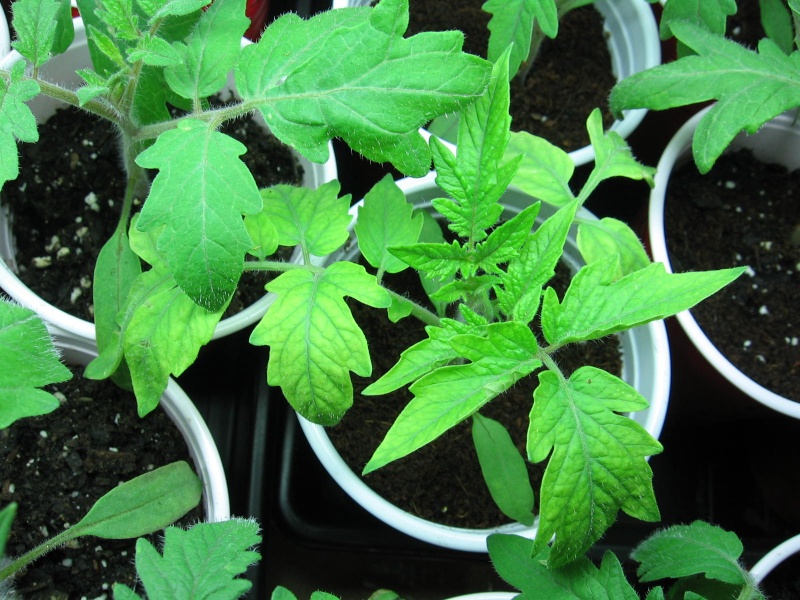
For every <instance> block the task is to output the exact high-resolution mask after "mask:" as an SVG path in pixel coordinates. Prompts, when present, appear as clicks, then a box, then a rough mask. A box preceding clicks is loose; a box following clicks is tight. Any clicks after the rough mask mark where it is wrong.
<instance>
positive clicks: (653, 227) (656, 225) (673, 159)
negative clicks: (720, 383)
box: [648, 105, 800, 419]
mask: <svg viewBox="0 0 800 600" xmlns="http://www.w3.org/2000/svg"><path fill="white" fill-rule="evenodd" d="M712 107H713V105H712V106H708V107H706V108H704V109H703V110H701V111H700V112H698V113H696V114H695V115H694V116H692V117H691V118H690V119H689V120H688V121H686V123H684V124H683V125H682V126H681V128H680V129H679V130H678V132H677V133H676V134H675V135H674V136H673V137H672V139H671V140H670V141H669V143H668V144H667V146H666V148H665V149H664V152H663V154H662V155H661V158H660V159H659V162H658V165H657V167H656V176H655V178H654V181H655V185H654V187H653V189H652V191H651V192H650V205H649V209H648V233H649V237H650V246H651V251H652V253H653V259H654V260H655V261H658V262H662V263H664V267H665V268H666V270H667V271H668V272H670V273H672V265H671V263H670V260H669V253H668V251H667V241H666V234H665V228H664V203H665V200H666V190H667V185H668V182H669V177H670V174H671V172H672V170H673V168H674V167H675V166H676V165H677V164H679V163H680V161H681V160H682V159H684V158H686V157H687V156H689V154H690V151H691V143H692V136H693V135H694V131H695V129H697V124H698V123H699V121H700V119H702V118H703V117H704V116H705V115H706V114H707V113H708V111H709V110H711V108H712ZM792 118H793V117H791V116H789V115H786V114H784V115H779V116H778V117H776V119H773V120H772V121H769V122H768V123H766V124H765V125H764V127H763V128H762V130H761V131H763V130H764V128H769V127H785V126H786V125H787V124H790V123H791V119H792ZM741 135H742V134H740V137H738V138H737V139H743V138H742V137H741ZM754 135H758V133H756V134H754ZM798 135H800V131H798ZM734 143H735V142H734ZM676 319H677V321H678V323H679V324H680V326H681V328H682V329H683V331H684V332H685V333H686V335H687V337H688V338H689V340H690V341H691V342H692V344H693V345H694V346H695V348H697V350H698V351H699V352H700V353H701V354H702V355H703V357H704V358H705V359H706V360H707V361H708V362H709V363H710V364H711V366H713V367H714V369H715V370H716V371H717V372H718V373H719V374H720V375H722V377H724V378H725V379H726V380H727V381H729V382H730V383H731V384H733V385H734V386H736V387H737V388H738V389H739V390H741V391H742V392H744V393H745V394H746V395H748V396H749V397H750V398H752V399H754V400H756V401H757V402H760V403H761V404H763V405H765V406H768V407H769V408H772V409H773V410H776V411H778V412H781V413H783V414H785V415H788V416H791V417H794V418H796V419H800V402H795V401H794V400H792V399H790V398H787V397H785V396H781V395H780V394H777V393H775V392H773V391H772V390H770V389H768V388H766V387H764V386H762V385H761V384H759V383H757V382H756V381H754V380H753V379H751V378H750V377H749V376H747V375H745V374H744V373H743V372H742V371H741V370H740V369H739V368H738V367H737V366H735V365H734V364H733V363H732V362H731V361H730V360H729V359H728V358H727V357H726V356H725V355H724V354H723V353H722V352H721V351H720V350H719V349H718V348H717V347H716V346H715V345H714V343H713V342H712V341H711V340H710V339H709V338H708V336H707V335H706V334H705V332H704V331H703V330H702V328H701V327H700V325H699V324H698V323H697V321H696V320H695V318H694V316H693V315H692V313H691V311H690V310H687V311H683V312H681V313H678V314H677V315H676Z"/></svg>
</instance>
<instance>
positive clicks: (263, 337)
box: [250, 262, 391, 425]
mask: <svg viewBox="0 0 800 600" xmlns="http://www.w3.org/2000/svg"><path fill="white" fill-rule="evenodd" d="M267 290H268V291H270V292H273V293H275V294H277V296H278V297H277V299H276V300H275V303H274V304H273V305H272V306H271V307H270V309H269V310H268V311H267V314H266V315H264V318H263V319H262V320H261V322H260V323H259V324H258V325H257V326H256V328H255V329H254V330H253V333H252V334H251V336H250V342H251V343H252V344H254V345H256V346H263V345H268V346H270V354H269V363H268V365H267V381H268V383H269V384H270V385H279V386H281V389H282V390H283V393H284V395H285V396H286V399H287V400H288V401H289V403H290V404H291V405H292V407H293V408H294V409H295V410H296V411H297V412H299V413H300V414H301V415H302V416H304V417H305V418H306V419H308V420H310V421H313V422H315V423H319V424H320V425H334V424H335V423H337V422H338V421H339V420H340V419H341V418H342V415H344V413H345V412H346V411H347V409H348V408H349V407H350V406H351V405H352V404H353V384H352V382H351V381H350V371H353V372H354V373H356V374H358V375H361V376H363V377H366V376H368V375H369V374H370V373H371V372H372V363H371V361H370V358H369V350H368V348H367V340H366V338H365V337H364V334H363V333H362V331H361V329H360V328H359V327H358V324H357V323H356V322H355V320H354V319H353V315H352V313H351V312H350V309H349V308H348V307H347V304H345V302H344V297H345V296H351V297H353V298H355V299H356V300H358V301H359V302H362V303H364V304H368V305H369V306H373V307H375V308H388V307H389V305H390V304H391V298H390V297H389V293H388V292H387V291H386V290H385V289H383V288H382V287H380V286H379V285H378V284H377V283H376V281H375V278H374V276H372V275H370V274H369V273H367V272H366V270H365V269H364V268H363V267H362V266H360V265H356V264H354V263H350V262H337V263H333V264H332V265H331V266H329V267H328V268H327V269H325V270H324V271H311V270H295V271H287V272H286V273H283V274H281V275H280V276H279V277H277V278H276V279H274V280H273V281H271V282H270V283H269V284H267Z"/></svg>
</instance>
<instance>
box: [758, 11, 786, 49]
mask: <svg viewBox="0 0 800 600" xmlns="http://www.w3.org/2000/svg"><path fill="white" fill-rule="evenodd" d="M759 6H760V8H761V25H762V26H763V27H764V32H765V33H766V34H767V37H768V38H769V39H771V40H772V41H773V42H775V43H776V44H777V45H778V46H779V47H780V49H781V50H783V52H784V54H791V52H792V50H794V31H793V28H792V15H791V13H790V12H789V9H788V8H786V4H785V3H784V2H782V1H781V0H759Z"/></svg>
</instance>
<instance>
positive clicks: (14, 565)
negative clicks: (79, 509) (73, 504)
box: [0, 529, 77, 581]
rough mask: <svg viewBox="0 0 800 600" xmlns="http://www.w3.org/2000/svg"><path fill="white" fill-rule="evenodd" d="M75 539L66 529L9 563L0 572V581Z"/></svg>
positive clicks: (70, 531)
mask: <svg viewBox="0 0 800 600" xmlns="http://www.w3.org/2000/svg"><path fill="white" fill-rule="evenodd" d="M75 537H77V536H76V535H75V534H74V533H73V531H72V530H71V529H68V530H66V531H64V532H62V533H60V534H58V535H57V536H55V537H53V538H51V539H49V540H47V541H46V542H44V543H42V544H40V545H39V546H36V548H34V549H33V550H30V551H28V552H26V553H25V554H23V555H22V556H20V557H19V558H17V559H16V560H14V561H13V562H11V563H10V564H9V565H7V566H6V567H5V568H3V569H2V570H0V581H5V580H6V579H8V578H9V577H11V576H12V575H14V574H15V573H16V572H17V571H20V570H21V569H23V568H25V566H26V565H28V564H30V563H32V562H33V561H34V560H36V559H37V558H39V557H40V556H42V555H44V554H46V553H48V552H50V551H51V550H55V549H56V548H58V547H59V546H61V545H62V544H64V543H66V542H68V541H69V540H71V539H74V538H75Z"/></svg>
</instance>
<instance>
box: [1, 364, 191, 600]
mask: <svg viewBox="0 0 800 600" xmlns="http://www.w3.org/2000/svg"><path fill="white" fill-rule="evenodd" d="M72 370H73V378H72V379H71V380H70V381H68V382H65V383H60V384H57V385H53V386H50V387H49V388H48V390H49V391H51V392H54V393H58V394H59V395H62V396H61V398H60V399H61V400H62V405H61V406H60V407H59V408H58V409H56V410H55V411H54V412H52V413H50V414H49V415H44V416H42V417H35V418H28V419H22V420H20V421H17V422H15V423H14V424H12V425H11V426H10V427H9V428H7V429H4V430H2V431H0V483H2V489H0V506H6V505H7V504H8V503H9V502H12V501H13V502H17V504H18V507H17V516H16V519H15V520H14V523H13V526H12V529H11V537H10V539H9V541H8V546H7V548H6V552H7V555H8V556H19V555H21V554H24V552H26V551H28V550H30V549H32V548H33V547H34V546H36V545H37V544H40V543H42V542H43V541H45V540H46V539H48V538H50V537H52V536H54V535H56V534H57V533H59V532H60V531H63V529H64V528H65V525H66V524H68V523H69V524H75V523H77V522H78V521H79V520H80V519H81V518H83V516H84V515H85V514H86V513H87V512H88V510H89V508H91V506H92V505H93V504H94V502H95V501H96V500H97V499H99V498H100V497H101V496H103V495H104V494H105V493H106V492H108V491H109V490H111V489H113V488H114V487H116V486H117V485H118V484H119V483H121V482H122V481H127V480H130V479H133V478H134V477H136V476H138V475H141V474H143V473H146V472H148V471H151V470H153V469H154V468H157V467H160V466H163V465H166V464H169V463H172V462H174V461H177V460H185V461H186V462H188V463H189V464H190V465H191V464H192V461H191V458H190V456H189V453H188V450H187V447H186V444H185V442H184V441H183V438H182V436H181V434H180V432H179V431H178V430H177V428H176V427H175V426H174V425H173V423H172V421H170V419H169V417H167V415H166V413H164V411H163V410H161V409H157V410H155V411H153V412H152V413H150V414H149V415H148V416H147V417H145V418H144V419H140V418H139V417H138V415H137V413H136V401H135V399H134V397H133V395H132V394H130V393H128V392H124V391H122V390H120V389H119V388H117V387H116V386H115V385H114V384H113V383H111V382H109V381H92V380H85V379H83V378H82V377H81V376H80V372H81V371H82V369H72ZM199 520H202V510H201V509H200V508H197V509H194V510H193V511H191V512H190V513H189V514H188V515H186V516H185V517H184V518H183V519H181V520H180V522H179V524H183V525H184V526H190V525H191V524H193V523H196V522H198V521H199ZM148 539H150V542H151V543H153V544H154V545H155V546H156V547H160V546H159V535H158V534H154V535H151V536H148ZM135 547H136V540H104V539H100V538H96V537H85V538H78V539H77V540H74V541H72V542H69V543H68V544H67V545H66V546H64V547H61V548H58V549H56V550H53V551H52V552H50V553H49V554H46V555H45V556H44V557H41V558H39V559H38V560H36V561H35V562H33V563H32V564H31V565H30V566H29V568H28V570H27V571H26V572H25V573H24V574H22V575H21V576H19V577H17V578H16V580H15V588H16V590H17V592H18V593H19V594H20V595H21V597H23V598H26V599H30V600H39V599H42V600H44V599H47V600H51V599H57V600H67V599H73V598H76V599H77V598H101V597H108V598H110V597H111V585H112V584H114V583H116V582H119V583H125V584H127V585H128V586H131V587H132V586H135V585H136V579H135V570H134V566H133V560H134V557H135Z"/></svg>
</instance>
